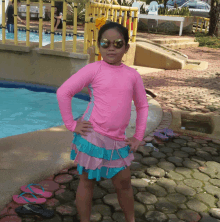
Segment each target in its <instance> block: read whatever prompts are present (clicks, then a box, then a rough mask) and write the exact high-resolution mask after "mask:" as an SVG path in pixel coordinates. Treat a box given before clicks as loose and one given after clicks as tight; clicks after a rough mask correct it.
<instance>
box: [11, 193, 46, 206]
mask: <svg viewBox="0 0 220 222" xmlns="http://www.w3.org/2000/svg"><path fill="white" fill-rule="evenodd" d="M24 194H31V195H32V196H33V197H34V198H30V197H24V196H22V195H24ZM13 200H14V202H16V203H18V204H28V203H35V204H43V203H45V202H46V201H47V200H46V199H45V198H37V197H36V196H35V195H34V194H32V193H25V192H23V193H21V194H20V195H13Z"/></svg>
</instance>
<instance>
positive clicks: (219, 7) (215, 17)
mask: <svg viewBox="0 0 220 222" xmlns="http://www.w3.org/2000/svg"><path fill="white" fill-rule="evenodd" d="M219 11H220V2H219V0H212V1H211V10H210V24H209V35H211V36H213V35H215V36H218V30H217V26H218V22H219Z"/></svg>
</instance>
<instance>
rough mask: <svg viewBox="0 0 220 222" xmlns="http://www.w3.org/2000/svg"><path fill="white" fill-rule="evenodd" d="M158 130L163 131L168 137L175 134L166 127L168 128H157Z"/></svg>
mask: <svg viewBox="0 0 220 222" xmlns="http://www.w3.org/2000/svg"><path fill="white" fill-rule="evenodd" d="M158 132H160V133H164V134H165V135H166V136H167V137H169V138H173V137H174V136H176V134H175V133H174V132H173V130H171V129H168V128H164V129H162V130H159V131H158Z"/></svg>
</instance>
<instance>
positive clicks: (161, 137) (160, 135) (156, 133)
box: [154, 132, 169, 141]
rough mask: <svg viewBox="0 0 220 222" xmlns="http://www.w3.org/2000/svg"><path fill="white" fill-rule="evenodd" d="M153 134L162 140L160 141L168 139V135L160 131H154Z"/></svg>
mask: <svg viewBox="0 0 220 222" xmlns="http://www.w3.org/2000/svg"><path fill="white" fill-rule="evenodd" d="M154 136H155V137H157V138H158V139H160V140H162V141H168V140H169V137H167V136H166V135H164V134H162V133H160V132H155V133H154Z"/></svg>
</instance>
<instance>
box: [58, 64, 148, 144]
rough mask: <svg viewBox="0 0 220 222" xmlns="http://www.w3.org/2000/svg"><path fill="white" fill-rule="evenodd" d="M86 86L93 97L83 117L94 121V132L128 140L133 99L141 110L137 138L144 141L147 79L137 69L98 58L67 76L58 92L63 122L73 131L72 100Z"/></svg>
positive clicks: (137, 124) (138, 117)
mask: <svg viewBox="0 0 220 222" xmlns="http://www.w3.org/2000/svg"><path fill="white" fill-rule="evenodd" d="M84 87H88V91H89V95H90V98H91V99H90V102H89V104H88V106H87V109H86V111H85V112H84V114H83V116H82V118H83V119H84V120H86V121H89V122H91V123H92V126H93V130H94V131H96V132H98V133H100V134H102V135H105V136H108V137H109V138H112V139H114V140H118V141H122V140H124V139H125V138H126V137H125V131H126V128H127V126H128V124H129V121H130V116H131V106H132V104H131V102H132V99H133V100H134V104H135V106H136V112H137V118H136V130H135V134H134V137H135V138H136V139H138V140H139V141H142V140H143V137H144V133H145V130H146V123H147V117H148V108H149V105H148V101H147V97H146V92H145V89H144V85H143V81H142V79H141V76H140V74H139V73H138V72H137V71H136V70H135V69H133V68H130V67H128V66H126V65H124V64H123V63H122V64H121V65H119V66H114V65H110V64H108V63H106V62H105V61H97V62H94V63H90V64H88V65H86V66H85V67H83V68H82V69H80V70H79V71H78V72H77V73H75V74H74V75H72V76H71V77H70V78H69V79H67V80H66V81H65V82H64V83H63V84H62V85H61V86H60V87H59V88H58V90H57V92H56V94H57V100H58V104H59V108H60V112H61V116H62V119H63V122H64V124H65V126H66V128H67V129H68V130H70V131H71V132H73V131H74V130H75V127H76V124H77V121H75V120H74V118H73V115H72V107H71V100H72V97H73V96H74V95H75V94H77V93H79V92H80V91H81V90H82V89H83V88H84ZM76 109H77V107H76Z"/></svg>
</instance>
